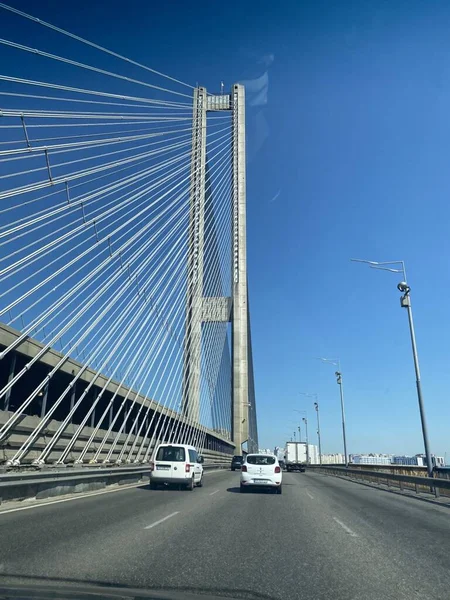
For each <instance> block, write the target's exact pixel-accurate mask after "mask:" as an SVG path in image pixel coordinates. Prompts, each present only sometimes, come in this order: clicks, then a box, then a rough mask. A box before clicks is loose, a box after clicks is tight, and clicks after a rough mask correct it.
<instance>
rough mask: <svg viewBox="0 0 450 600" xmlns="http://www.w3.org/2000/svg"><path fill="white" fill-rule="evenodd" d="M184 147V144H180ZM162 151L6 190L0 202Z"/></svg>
mask: <svg viewBox="0 0 450 600" xmlns="http://www.w3.org/2000/svg"><path fill="white" fill-rule="evenodd" d="M182 145H184V144H182ZM163 151H164V149H158V150H152V151H150V152H144V153H142V154H137V155H136V156H133V157H131V158H126V159H121V160H118V161H114V162H112V163H106V164H105V165H101V166H99V167H94V168H92V169H85V170H82V171H78V172H75V173H72V174H66V175H63V176H60V177H55V178H54V179H53V181H52V182H51V181H48V180H47V181H44V182H39V183H36V184H32V185H25V186H21V187H18V188H15V189H12V190H8V191H7V192H4V193H1V194H0V200H1V199H3V198H11V197H12V196H17V195H19V194H23V193H26V192H32V191H35V190H38V189H42V188H45V187H49V186H52V185H57V184H60V183H64V184H65V183H66V182H68V181H73V180H74V179H80V178H82V177H86V176H87V175H91V174H94V173H99V172H102V171H105V170H109V169H111V168H113V167H115V166H120V165H124V164H129V163H132V162H135V161H137V160H138V159H140V158H142V157H147V156H152V155H157V154H159V153H161V152H163Z"/></svg>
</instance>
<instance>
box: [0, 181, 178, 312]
mask: <svg viewBox="0 0 450 600" xmlns="http://www.w3.org/2000/svg"><path fill="white" fill-rule="evenodd" d="M188 178H189V176H186V178H185V180H187V179H188ZM183 181H184V180H183ZM156 202H159V200H157V201H155V202H154V203H152V204H149V205H148V206H147V209H148V208H151V207H152V206H153V205H154V204H156ZM142 214H143V212H142V211H140V212H139V213H138V215H137V216H134V217H133V219H136V218H137V217H139V216H141V215H142ZM129 222H130V221H127V222H125V223H122V225H121V226H120V227H119V228H117V229H116V230H114V231H113V232H110V233H109V235H108V236H107V237H105V238H103V239H102V240H99V242H101V241H104V240H105V239H106V240H107V239H108V237H111V235H115V234H116V233H118V232H119V231H120V230H121V229H125V228H126V226H128V225H129ZM122 237H123V236H122ZM119 239H120V238H119ZM116 242H117V240H116ZM91 250H92V247H91V248H89V249H88V250H86V251H85V252H84V253H82V255H79V256H78V257H77V259H79V258H80V257H82V256H84V255H85V254H87V253H89V252H90V251H91ZM77 259H76V260H77ZM17 270H18V269H16V272H17ZM49 277H50V278H53V275H51V276H49ZM47 279H48V278H47ZM34 291H35V288H33V292H34ZM28 295H30V293H29V292H27V293H26V294H24V295H22V296H21V297H20V298H19V300H20V301H22V300H23V299H24V296H28ZM13 304H14V305H15V304H17V301H16V302H15V303H11V304H10V305H8V306H7V307H6V308H5V309H4V310H3V313H4V312H7V311H8V310H11V309H12V308H13V307H14V306H13ZM0 314H1V312H0Z"/></svg>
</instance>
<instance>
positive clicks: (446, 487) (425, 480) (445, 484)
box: [308, 465, 450, 498]
mask: <svg viewBox="0 0 450 600" xmlns="http://www.w3.org/2000/svg"><path fill="white" fill-rule="evenodd" d="M308 469H309V470H311V471H318V472H320V473H324V474H325V475H335V476H338V477H346V478H350V479H355V480H361V481H367V482H369V483H376V484H385V485H386V486H387V487H398V489H399V490H400V491H402V492H403V491H405V490H411V491H414V492H415V493H416V494H420V493H421V492H422V493H423V492H428V493H431V494H434V496H435V497H436V498H439V496H440V495H441V492H442V493H443V495H445V496H450V479H440V478H437V477H416V476H414V475H399V474H397V473H384V472H382V471H369V470H365V469H352V468H349V469H346V468H345V467H336V466H328V465H327V466H321V467H320V466H314V467H311V466H310V467H308Z"/></svg>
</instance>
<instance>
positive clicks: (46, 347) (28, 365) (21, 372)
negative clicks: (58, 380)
mask: <svg viewBox="0 0 450 600" xmlns="http://www.w3.org/2000/svg"><path fill="white" fill-rule="evenodd" d="M170 208H171V206H169V207H166V208H165V209H164V211H162V212H163V214H164V213H166V212H168V211H169V210H170ZM159 218H160V216H158V217H155V218H154V219H152V220H151V221H150V222H149V223H148V224H146V225H145V226H144V227H143V229H142V230H141V231H140V232H139V234H137V235H141V234H142V233H143V232H144V231H145V230H147V229H149V228H150V227H151V225H153V224H154V223H155V222H156V221H157V220H158V219H159ZM134 237H135V236H134ZM132 239H133V238H132ZM132 239H130V240H128V242H127V243H126V244H124V246H129V245H130V244H131V241H132ZM151 239H152V238H151ZM148 244H149V241H147V242H146V244H144V246H143V247H142V248H140V249H139V251H138V252H137V253H136V258H138V257H139V256H140V255H141V254H142V253H143V252H144V251H145V249H146V247H147V245H148ZM114 254H116V255H117V254H118V253H117V251H116V252H115V253H114ZM111 258H112V257H111ZM102 266H103V263H102V264H100V265H99V266H98V267H97V268H96V269H94V271H92V272H91V273H90V274H89V275H88V276H87V277H86V278H85V279H88V280H89V279H90V278H92V277H93V276H94V275H95V274H96V272H97V271H99V270H100V269H101V267H102ZM117 276H118V275H117V274H116V275H114V276H113V277H112V278H111V279H110V280H109V282H108V283H107V284H105V285H104V286H102V288H101V289H100V290H99V292H98V293H97V294H96V297H99V296H100V295H101V293H103V291H104V288H105V289H106V288H107V287H110V286H111V285H112V283H113V282H114V281H115V280H116V279H117ZM105 286H106V287H105ZM78 287H80V284H78V285H77V286H75V288H72V290H71V292H69V294H66V295H65V296H64V297H63V298H62V299H60V300H59V301H58V302H56V303H55V304H54V307H55V308H58V307H59V306H60V305H61V304H62V303H63V302H64V300H65V297H66V296H69V297H70V295H73V294H74V292H75V291H76V290H77V289H78ZM92 302H93V301H91V302H90V303H88V305H85V306H83V308H82V309H80V313H79V316H81V315H82V314H84V313H85V312H86V311H87V309H88V308H89V306H90V305H91V303H92ZM47 312H48V311H47ZM45 318H46V313H44V315H41V317H40V318H39V319H38V322H41V321H43V320H45ZM72 324H73V323H72V322H71V323H69V324H67V325H66V326H65V327H64V328H63V330H62V331H61V332H60V334H59V336H58V337H56V338H54V339H52V340H51V342H50V343H48V344H46V345H45V346H44V348H42V349H41V350H40V351H39V352H38V354H37V355H36V356H35V357H33V359H32V360H31V361H30V362H29V363H28V364H27V365H26V366H25V367H24V368H23V369H22V371H20V373H18V374H17V375H16V376H15V377H13V378H12V379H11V380H10V381H9V383H8V384H7V385H6V386H5V387H4V388H3V389H2V390H1V391H0V397H2V396H3V395H4V394H5V393H6V391H7V390H8V389H10V388H11V387H12V385H14V383H15V382H16V381H17V380H18V379H19V378H20V377H21V376H22V375H23V374H24V373H25V372H26V371H27V370H29V368H30V367H31V365H32V364H34V362H36V361H37V360H39V358H40V357H41V356H43V354H45V352H47V350H48V349H49V348H50V347H51V344H54V343H55V341H57V339H59V337H60V335H62V334H63V333H64V332H65V331H66V330H67V329H68V328H69V327H70V326H71V325H72ZM35 326H36V322H35V323H34V324H33V327H32V328H31V330H32V329H34V328H35ZM28 333H30V332H29V331H26V332H24V333H22V335H21V336H19V338H18V339H17V340H15V341H14V342H13V343H12V344H10V345H9V346H8V347H7V348H6V349H5V350H4V351H3V352H2V353H0V358H3V357H4V356H5V355H6V353H7V352H8V351H10V350H11V349H12V348H14V347H16V346H17V345H19V344H20V343H21V342H22V341H23V339H24V338H25V337H27V336H28ZM0 432H1V430H0Z"/></svg>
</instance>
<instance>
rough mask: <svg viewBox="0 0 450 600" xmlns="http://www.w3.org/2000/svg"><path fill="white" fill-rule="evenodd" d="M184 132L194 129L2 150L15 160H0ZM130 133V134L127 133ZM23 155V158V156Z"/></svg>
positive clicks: (5, 154) (78, 149) (3, 161)
mask: <svg viewBox="0 0 450 600" xmlns="http://www.w3.org/2000/svg"><path fill="white" fill-rule="evenodd" d="M182 131H190V132H192V127H185V128H183V129H176V130H173V129H171V130H166V131H156V132H154V131H150V132H148V133H142V134H140V135H124V136H122V137H115V138H106V139H103V140H99V139H98V140H87V141H85V142H68V143H66V144H53V145H49V146H32V147H30V148H13V149H11V150H0V156H7V157H8V156H11V155H13V158H3V159H1V160H0V164H2V163H5V162H11V161H12V160H23V159H27V158H36V156H35V155H36V154H39V153H40V154H44V153H45V152H50V151H51V152H52V156H54V155H55V154H63V153H66V152H69V150H71V151H73V152H76V151H81V150H90V149H92V148H100V147H101V146H110V145H115V144H126V143H127V142H135V141H137V140H146V139H150V138H155V137H162V136H164V135H170V134H172V133H178V132H182ZM125 133H128V132H125ZM21 155H23V156H21Z"/></svg>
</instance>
